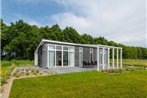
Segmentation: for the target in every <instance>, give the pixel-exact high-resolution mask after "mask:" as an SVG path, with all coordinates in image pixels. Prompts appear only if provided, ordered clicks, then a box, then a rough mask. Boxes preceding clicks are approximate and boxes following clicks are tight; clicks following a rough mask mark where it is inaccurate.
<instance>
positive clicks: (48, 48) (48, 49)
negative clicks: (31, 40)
mask: <svg viewBox="0 0 147 98" xmlns="http://www.w3.org/2000/svg"><path fill="white" fill-rule="evenodd" d="M47 67H48V68H49V44H47Z"/></svg>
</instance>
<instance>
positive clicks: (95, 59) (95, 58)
mask: <svg viewBox="0 0 147 98" xmlns="http://www.w3.org/2000/svg"><path fill="white" fill-rule="evenodd" d="M93 55H94V61H97V49H96V48H94V50H93Z"/></svg>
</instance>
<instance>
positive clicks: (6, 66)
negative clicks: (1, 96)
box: [0, 60, 33, 85]
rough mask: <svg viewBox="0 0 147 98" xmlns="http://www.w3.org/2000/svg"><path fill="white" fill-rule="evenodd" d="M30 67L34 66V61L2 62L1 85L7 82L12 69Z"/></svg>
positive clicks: (0, 71)
mask: <svg viewBox="0 0 147 98" xmlns="http://www.w3.org/2000/svg"><path fill="white" fill-rule="evenodd" d="M27 65H28V66H29V65H33V61H30V60H12V61H1V70H0V74H1V77H0V78H1V85H3V84H4V83H6V80H7V79H8V77H9V75H10V73H11V71H12V69H13V68H14V67H15V66H27Z"/></svg>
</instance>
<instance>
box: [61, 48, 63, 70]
mask: <svg viewBox="0 0 147 98" xmlns="http://www.w3.org/2000/svg"><path fill="white" fill-rule="evenodd" d="M61 51H62V62H61V65H62V67H63V46H62V48H61Z"/></svg>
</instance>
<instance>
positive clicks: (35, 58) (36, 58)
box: [34, 52, 38, 65]
mask: <svg viewBox="0 0 147 98" xmlns="http://www.w3.org/2000/svg"><path fill="white" fill-rule="evenodd" d="M34 61H35V64H34V65H38V53H37V52H35V53H34Z"/></svg>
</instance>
